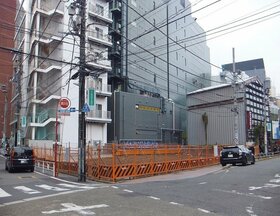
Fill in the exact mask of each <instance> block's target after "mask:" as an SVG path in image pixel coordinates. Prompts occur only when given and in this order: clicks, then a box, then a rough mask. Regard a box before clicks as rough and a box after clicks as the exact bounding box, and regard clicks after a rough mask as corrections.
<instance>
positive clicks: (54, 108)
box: [14, 0, 112, 147]
mask: <svg viewBox="0 0 280 216" xmlns="http://www.w3.org/2000/svg"><path fill="white" fill-rule="evenodd" d="M74 2H75V1H69V2H64V1H57V0H25V1H23V2H22V3H20V2H18V5H17V9H18V10H17V12H18V14H21V20H22V21H21V22H20V19H16V24H17V26H19V27H18V29H17V30H16V35H15V49H16V50H20V52H18V53H16V54H15V57H14V61H17V62H19V64H20V67H18V68H21V69H20V70H21V73H20V75H21V76H20V79H19V82H20V85H21V89H20V92H15V93H14V95H15V96H16V95H19V94H20V97H19V98H20V107H21V108H20V112H19V118H18V119H24V118H26V120H27V121H26V125H25V124H19V127H18V131H19V134H20V136H19V137H20V138H21V139H20V144H23V143H24V144H28V145H40V146H52V145H53V144H54V143H55V142H56V141H57V142H58V144H61V145H69V144H70V146H71V147H77V146H78V137H79V136H78V134H79V133H78V125H79V122H78V116H79V110H78V107H79V81H78V78H77V77H78V76H77V72H78V69H79V57H80V56H79V55H80V47H79V43H80V40H79V35H78V34H79V5H78V4H76V8H75V10H74V11H75V14H74V15H73V14H71V13H69V8H70V5H71V4H72V5H73V3H74ZM87 3H88V5H87V7H86V22H87V29H86V64H87V65H88V66H89V68H90V75H89V76H87V77H86V84H85V86H86V90H85V94H86V95H87V92H88V89H94V90H95V93H96V96H95V105H94V106H93V107H91V110H90V112H87V113H86V130H87V131H86V134H87V136H86V141H87V143H91V144H94V143H101V144H104V143H107V124H108V123H110V122H111V116H110V112H108V111H107V98H108V97H110V96H111V88H110V86H109V85H108V84H107V83H108V82H107V79H108V75H107V73H108V71H110V70H111V64H110V61H108V60H107V59H108V58H107V55H108V48H109V47H111V46H112V43H111V41H110V37H109V36H108V27H107V25H108V24H110V23H111V22H112V19H111V18H110V16H109V7H108V3H107V1H105V0H97V1H87ZM69 14H70V15H69ZM18 16H19V15H18ZM18 35H20V36H18ZM19 59H20V60H19ZM75 76H76V77H75ZM62 97H67V98H68V99H69V100H70V102H71V104H70V107H71V108H72V109H71V110H72V111H75V110H76V111H75V112H70V113H66V114H65V113H64V114H62V115H61V112H58V111H61V110H63V109H61V107H59V101H60V99H61V98H62ZM21 123H22V122H21ZM56 126H57V127H56ZM56 139H57V140H56Z"/></svg>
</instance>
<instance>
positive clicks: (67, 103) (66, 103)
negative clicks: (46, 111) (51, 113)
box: [59, 97, 71, 109]
mask: <svg viewBox="0 0 280 216" xmlns="http://www.w3.org/2000/svg"><path fill="white" fill-rule="evenodd" d="M70 105H71V103H70V100H69V98H67V97H63V98H61V99H60V100H59V106H60V107H61V108H62V109H68V108H69V107H70Z"/></svg>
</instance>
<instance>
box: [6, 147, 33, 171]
mask: <svg viewBox="0 0 280 216" xmlns="http://www.w3.org/2000/svg"><path fill="white" fill-rule="evenodd" d="M34 166H35V161H34V158H33V149H32V148H30V147H26V146H17V147H12V148H11V149H10V151H9V152H8V155H7V157H6V161H5V169H6V170H8V171H9V172H12V171H13V170H15V169H22V170H30V171H31V172H34Z"/></svg>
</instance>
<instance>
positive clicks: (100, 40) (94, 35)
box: [88, 29, 113, 47]
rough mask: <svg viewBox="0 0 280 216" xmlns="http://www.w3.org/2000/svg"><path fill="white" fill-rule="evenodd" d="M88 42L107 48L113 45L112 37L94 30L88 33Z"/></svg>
mask: <svg viewBox="0 0 280 216" xmlns="http://www.w3.org/2000/svg"><path fill="white" fill-rule="evenodd" d="M88 40H90V41H92V42H94V43H97V44H99V45H104V46H105V47H111V46H112V45H113V44H112V39H111V36H110V35H104V34H103V33H100V32H98V31H95V30H92V29H91V30H89V32H88Z"/></svg>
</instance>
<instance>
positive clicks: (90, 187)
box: [57, 183, 96, 189]
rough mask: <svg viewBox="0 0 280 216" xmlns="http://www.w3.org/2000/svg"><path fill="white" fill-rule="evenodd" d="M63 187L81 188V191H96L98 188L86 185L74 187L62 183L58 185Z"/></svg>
mask: <svg viewBox="0 0 280 216" xmlns="http://www.w3.org/2000/svg"><path fill="white" fill-rule="evenodd" d="M57 185H59V186H62V187H68V188H79V189H95V188H96V187H93V186H84V185H72V184H66V183H61V184H57Z"/></svg>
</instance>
